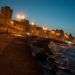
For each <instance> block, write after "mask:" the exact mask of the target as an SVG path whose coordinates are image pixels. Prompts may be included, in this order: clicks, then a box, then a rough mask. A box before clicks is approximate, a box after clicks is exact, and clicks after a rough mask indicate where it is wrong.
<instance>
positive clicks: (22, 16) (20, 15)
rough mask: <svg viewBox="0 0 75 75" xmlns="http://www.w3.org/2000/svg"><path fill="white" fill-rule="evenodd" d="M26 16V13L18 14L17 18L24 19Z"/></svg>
mask: <svg viewBox="0 0 75 75" xmlns="http://www.w3.org/2000/svg"><path fill="white" fill-rule="evenodd" d="M25 18H26V16H25V15H24V14H17V15H16V19H17V20H23V19H25Z"/></svg>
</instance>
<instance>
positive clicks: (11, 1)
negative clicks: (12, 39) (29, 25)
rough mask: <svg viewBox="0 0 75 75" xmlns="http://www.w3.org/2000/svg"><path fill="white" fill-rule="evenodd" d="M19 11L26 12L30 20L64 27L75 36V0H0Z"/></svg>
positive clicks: (1, 4) (50, 25)
mask: <svg viewBox="0 0 75 75" xmlns="http://www.w3.org/2000/svg"><path fill="white" fill-rule="evenodd" d="M5 5H8V6H10V7H11V8H12V9H13V17H14V16H15V15H16V14H17V13H21V11H22V12H23V13H25V14H26V15H27V16H28V17H29V18H28V19H29V20H30V21H32V22H35V23H39V24H40V25H41V24H44V25H47V26H48V27H49V28H50V27H52V28H58V29H63V30H64V31H65V32H70V33H72V34H73V35H74V36H75V29H74V28H75V0H0V7H1V6H5Z"/></svg>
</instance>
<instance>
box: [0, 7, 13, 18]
mask: <svg viewBox="0 0 75 75" xmlns="http://www.w3.org/2000/svg"><path fill="white" fill-rule="evenodd" d="M12 12H13V10H12V9H11V8H10V7H9V6H5V7H1V14H2V18H4V19H11V17H12Z"/></svg>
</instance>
